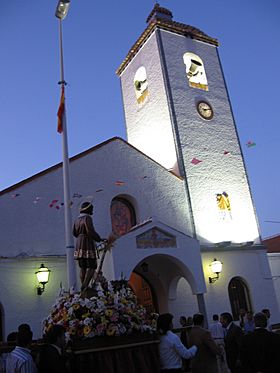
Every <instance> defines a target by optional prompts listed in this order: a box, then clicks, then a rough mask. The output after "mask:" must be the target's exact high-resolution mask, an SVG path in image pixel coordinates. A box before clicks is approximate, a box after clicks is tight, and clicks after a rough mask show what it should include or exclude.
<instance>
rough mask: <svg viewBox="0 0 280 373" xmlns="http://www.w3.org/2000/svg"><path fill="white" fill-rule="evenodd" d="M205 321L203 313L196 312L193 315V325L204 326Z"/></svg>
mask: <svg viewBox="0 0 280 373" xmlns="http://www.w3.org/2000/svg"><path fill="white" fill-rule="evenodd" d="M203 323H204V316H203V315H202V313H196V314H194V315H193V325H196V326H203Z"/></svg>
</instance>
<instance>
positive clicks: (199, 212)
mask: <svg viewBox="0 0 280 373" xmlns="http://www.w3.org/2000/svg"><path fill="white" fill-rule="evenodd" d="M161 35H162V41H163V48H164V55H165V58H166V64H167V66H168V72H167V75H168V79H169V82H170V86H171V93H172V99H173V101H172V102H173V105H174V110H175V116H176V121H177V125H178V130H179V136H180V142H181V145H182V152H183V157H184V164H185V169H186V174H187V182H188V187H189V191H190V196H191V203H192V210H193V214H194V220H195V227H196V231H197V234H198V238H199V239H200V240H201V241H202V242H206V241H208V242H220V241H228V240H231V241H233V242H244V241H256V242H259V232H258V226H257V222H256V216H255V212H254V208H253V204H252V200H251V196H250V191H249V188H248V184H247V176H246V173H245V169H244V164H243V160H242V155H241V149H240V147H239V141H238V138H237V134H236V130H235V125H234V121H233V117H232V114H231V108H230V104H229V98H228V94H227V91H226V87H225V82H224V79H223V75H222V71H221V69H220V64H219V59H218V55H217V50H216V47H214V46H212V45H209V44H206V43H203V42H200V41H197V40H194V39H191V38H187V37H184V36H180V35H176V34H172V33H170V32H166V31H161ZM185 52H192V53H194V54H196V55H198V56H199V57H200V58H201V59H202V61H203V62H204V67H205V71H206V76H207V80H208V87H209V91H204V90H201V89H197V88H192V87H189V83H188V79H187V76H186V70H185V65H184V61H183V55H184V53H185ZM201 100H204V101H207V102H209V103H210V104H211V106H212V107H213V110H214V117H213V119H211V120H210V121H207V120H204V119H202V118H201V117H200V116H199V114H198V112H197V109H196V104H197V102H199V101H201ZM224 151H228V152H229V154H226V155H225V154H224ZM193 158H197V159H199V160H201V161H202V162H201V163H199V164H198V165H193V164H192V163H191V160H192V159H193ZM224 191H225V192H226V193H227V194H228V195H229V198H230V202H231V208H232V211H231V216H232V218H229V219H228V222H227V223H224V222H223V221H221V218H220V216H219V214H218V210H217V204H216V194H217V193H222V192H224Z"/></svg>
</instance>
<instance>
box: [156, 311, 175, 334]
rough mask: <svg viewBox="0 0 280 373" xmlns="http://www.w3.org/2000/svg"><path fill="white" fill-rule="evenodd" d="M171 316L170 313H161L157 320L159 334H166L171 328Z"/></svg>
mask: <svg viewBox="0 0 280 373" xmlns="http://www.w3.org/2000/svg"><path fill="white" fill-rule="evenodd" d="M172 321H173V315H171V313H162V314H161V315H159V317H158V319H157V330H158V331H159V332H160V333H161V334H166V333H167V332H168V330H171V329H172V328H173V323H172Z"/></svg>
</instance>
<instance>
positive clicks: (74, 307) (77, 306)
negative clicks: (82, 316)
mask: <svg viewBox="0 0 280 373" xmlns="http://www.w3.org/2000/svg"><path fill="white" fill-rule="evenodd" d="M79 308H80V305H79V304H77V303H76V304H74V305H73V309H74V310H75V311H77V310H78V309H79Z"/></svg>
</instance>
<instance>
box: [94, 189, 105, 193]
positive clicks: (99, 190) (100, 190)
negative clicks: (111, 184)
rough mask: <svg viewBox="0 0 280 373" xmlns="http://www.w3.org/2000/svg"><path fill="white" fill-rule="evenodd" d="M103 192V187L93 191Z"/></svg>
mask: <svg viewBox="0 0 280 373" xmlns="http://www.w3.org/2000/svg"><path fill="white" fill-rule="evenodd" d="M99 192H103V189H97V190H96V191H95V193H99Z"/></svg>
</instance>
